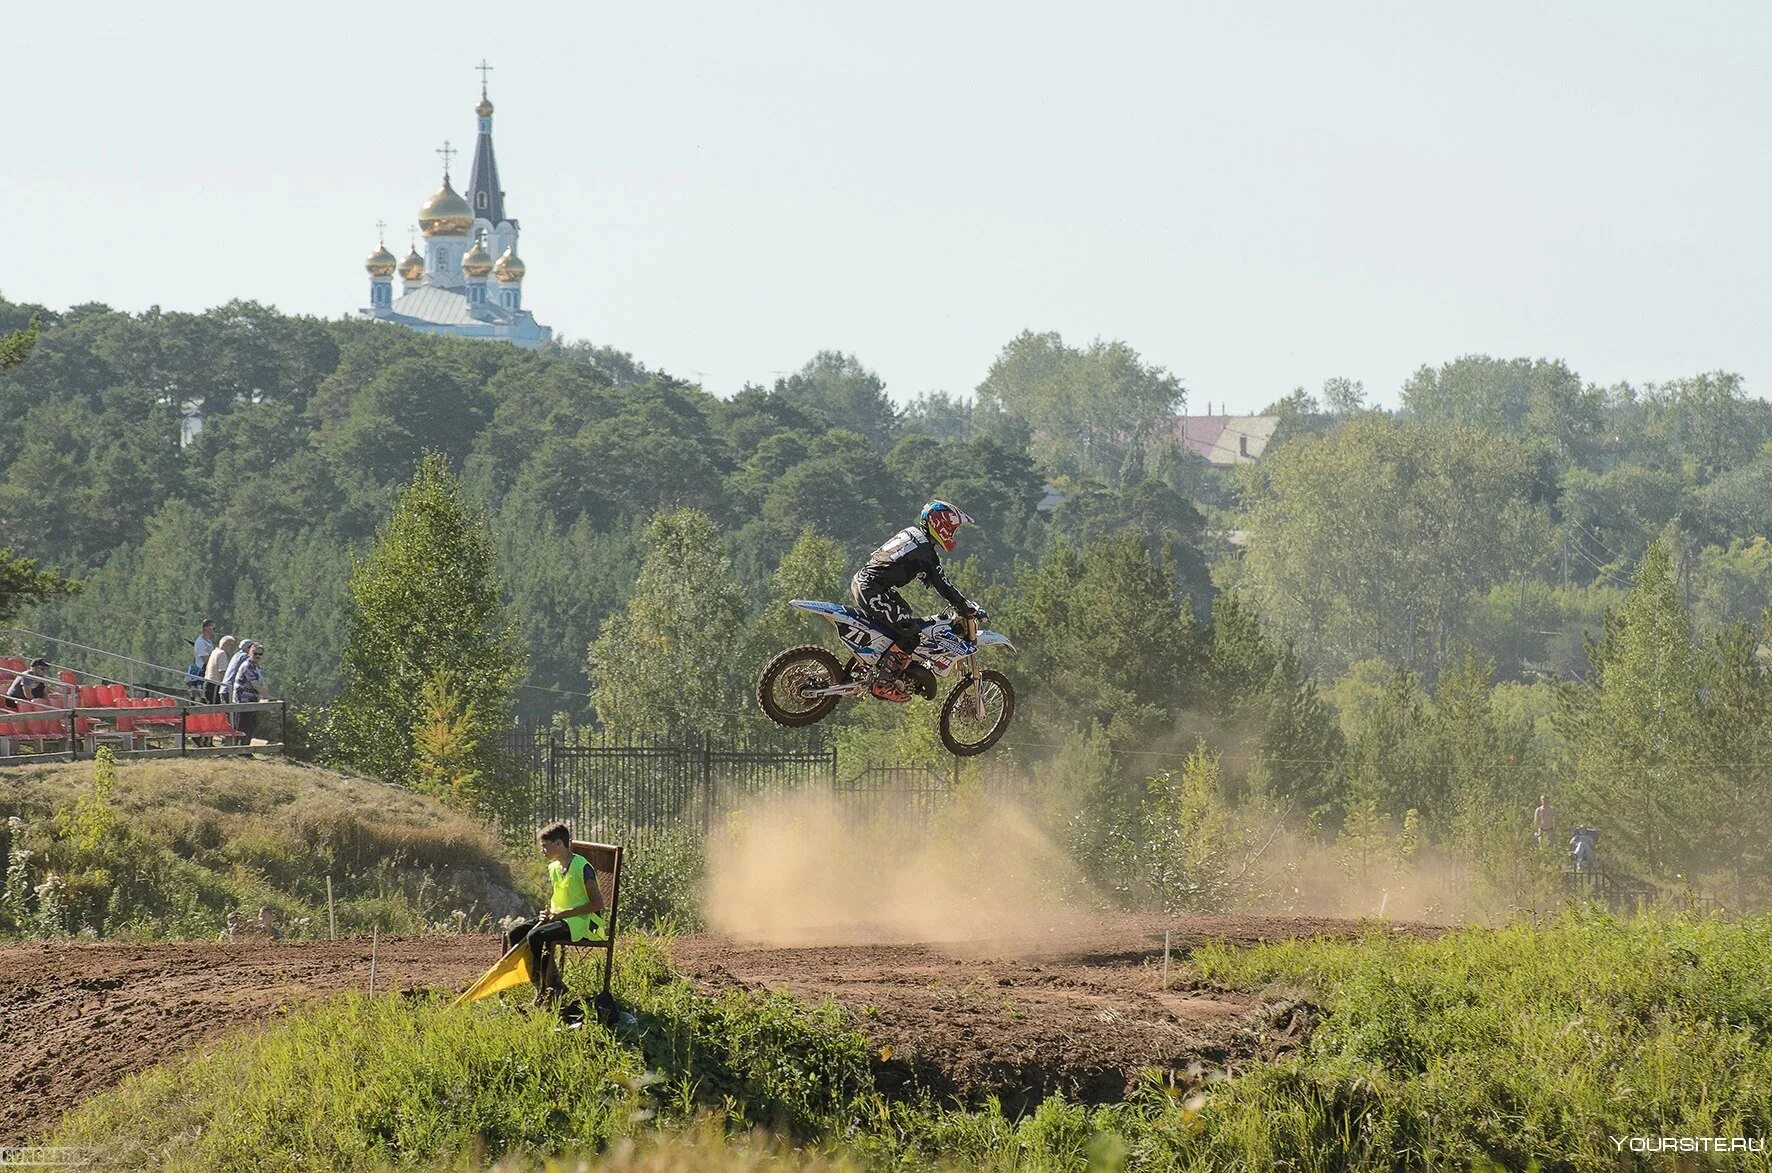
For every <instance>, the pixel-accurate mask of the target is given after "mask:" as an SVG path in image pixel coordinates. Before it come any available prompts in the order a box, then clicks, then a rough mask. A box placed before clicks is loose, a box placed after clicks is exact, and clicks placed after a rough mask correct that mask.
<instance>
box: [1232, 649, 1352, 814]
mask: <svg viewBox="0 0 1772 1173" xmlns="http://www.w3.org/2000/svg"><path fill="white" fill-rule="evenodd" d="M1257 704H1258V706H1259V707H1258V708H1257V712H1258V713H1259V714H1260V716H1261V735H1260V740H1259V742H1258V744H1257V748H1256V758H1255V767H1254V769H1253V770H1252V772H1251V779H1250V780H1251V783H1252V785H1253V786H1254V788H1255V789H1256V790H1257V791H1258V792H1265V793H1267V794H1269V795H1272V796H1273V797H1275V798H1278V799H1284V800H1287V801H1289V802H1291V803H1292V811H1293V813H1294V814H1296V815H1299V816H1303V817H1306V818H1309V817H1311V816H1319V817H1328V818H1335V817H1336V816H1338V815H1339V813H1340V810H1341V807H1342V805H1343V803H1344V802H1345V801H1346V798H1347V793H1346V784H1345V775H1344V773H1343V763H1342V756H1343V754H1344V753H1345V751H1346V744H1345V742H1344V741H1343V739H1342V736H1341V728H1340V726H1339V725H1338V724H1337V722H1336V717H1335V710H1334V709H1333V708H1331V707H1330V705H1329V703H1328V702H1327V701H1325V700H1324V699H1323V698H1322V696H1321V695H1320V694H1319V693H1318V692H1317V683H1316V681H1314V680H1312V679H1311V677H1310V675H1309V674H1308V673H1306V672H1305V670H1304V665H1303V664H1302V663H1301V662H1300V661H1299V658H1298V656H1297V654H1296V653H1294V652H1293V651H1292V650H1291V649H1290V648H1286V649H1282V650H1281V652H1280V654H1279V655H1278V656H1277V657H1275V659H1274V666H1273V670H1272V671H1271V672H1270V673H1269V675H1268V680H1267V686H1266V688H1265V689H1264V690H1263V693H1262V695H1261V696H1260V697H1259V699H1258V700H1257Z"/></svg>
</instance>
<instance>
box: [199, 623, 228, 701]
mask: <svg viewBox="0 0 1772 1173" xmlns="http://www.w3.org/2000/svg"><path fill="white" fill-rule="evenodd" d="M234 642H235V641H234V637H233V636H231V635H224V636H222V637H221V642H220V643H218V644H216V645H215V650H214V651H212V652H210V653H209V660H208V662H207V663H205V664H204V665H203V703H204V704H206V705H219V704H221V695H222V691H221V687H222V678H223V677H225V676H226V675H227V674H228V661H229V660H231V659H233V658H234Z"/></svg>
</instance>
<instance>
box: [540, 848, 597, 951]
mask: <svg viewBox="0 0 1772 1173" xmlns="http://www.w3.org/2000/svg"><path fill="white" fill-rule="evenodd" d="M590 866H591V865H590V862H589V861H588V860H586V859H585V857H584V856H582V855H575V856H573V857H572V862H571V863H570V864H568V865H567V866H566V867H561V866H560V865H559V864H557V863H550V864H548V882H549V883H551V884H552V885H553V887H554V894H553V896H552V897H551V898H550V899H549V900H548V911H549V912H565V911H566V910H567V909H568V908H579V907H582V906H583V905H586V904H589V903H590V901H591V894H590V891H589V889H588V888H587V887H586V886H585V869H586V868H588V867H590ZM592 921H595V922H596V923H597V935H598V936H601V935H602V933H603V917H602V915H601V914H600V913H595V912H592V913H587V914H585V915H583V916H569V917H567V918H566V926H567V927H568V928H570V929H571V930H572V939H573V940H574V941H582V940H584V939H585V938H586V937H588V936H590V935H591V922H592Z"/></svg>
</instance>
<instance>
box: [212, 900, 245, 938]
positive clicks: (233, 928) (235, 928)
mask: <svg viewBox="0 0 1772 1173" xmlns="http://www.w3.org/2000/svg"><path fill="white" fill-rule="evenodd" d="M239 938H240V913H239V911H238V910H237V909H233V908H230V909H228V919H227V921H226V923H224V924H223V925H222V931H221V936H220V937H218V938H216V939H217V940H218V941H220V942H221V943H222V944H224V945H232V944H233V943H234V942H235V941H237V940H239Z"/></svg>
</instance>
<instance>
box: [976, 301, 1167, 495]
mask: <svg viewBox="0 0 1772 1173" xmlns="http://www.w3.org/2000/svg"><path fill="white" fill-rule="evenodd" d="M1185 396H1186V393H1185V392H1184V390H1183V389H1182V386H1181V383H1180V381H1179V380H1177V379H1176V378H1175V376H1173V375H1171V374H1169V373H1168V372H1167V371H1165V370H1163V369H1162V368H1160V367H1154V366H1148V365H1146V364H1145V363H1144V361H1143V360H1142V359H1140V358H1139V356H1138V352H1137V351H1135V350H1133V349H1132V348H1131V347H1130V346H1128V345H1126V344H1125V343H1124V342H1104V341H1101V340H1097V341H1095V342H1093V343H1091V344H1090V346H1089V347H1088V349H1086V350H1077V349H1075V348H1073V347H1069V346H1066V345H1065V344H1064V340H1063V339H1061V338H1060V337H1059V336H1058V335H1057V334H1034V333H1032V332H1024V333H1022V334H1021V335H1020V336H1018V337H1017V338H1015V339H1014V340H1013V341H1011V342H1010V343H1009V345H1007V346H1005V347H1004V348H1003V351H1002V353H1001V354H999V355H998V356H997V360H996V361H995V362H994V363H992V364H991V369H990V372H989V373H988V374H987V375H986V376H985V379H984V382H983V383H981V384H979V387H978V406H979V409H980V411H981V412H983V413H985V414H987V415H989V414H991V413H994V412H998V411H1001V412H1004V413H1006V414H1008V415H1010V416H1012V417H1015V418H1017V419H1019V420H1021V421H1024V423H1025V425H1026V428H1027V430H1028V432H1029V434H1030V435H1031V436H1032V442H1033V454H1034V458H1035V459H1036V460H1037V461H1038V462H1039V463H1040V465H1041V466H1042V467H1043V468H1045V469H1046V471H1047V472H1048V473H1049V474H1052V475H1057V476H1086V477H1093V478H1095V479H1097V480H1100V481H1102V482H1104V483H1106V484H1109V485H1120V484H1123V483H1127V482H1128V481H1137V480H1138V479H1140V478H1142V476H1143V475H1144V474H1145V472H1146V471H1147V468H1148V463H1149V462H1150V461H1151V460H1152V459H1153V458H1154V456H1155V455H1156V453H1157V452H1158V451H1159V450H1163V449H1165V448H1170V447H1173V446H1174V427H1173V421H1174V416H1175V413H1176V412H1177V411H1179V410H1180V409H1181V406H1182V404H1183V402H1184V400H1185Z"/></svg>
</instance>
